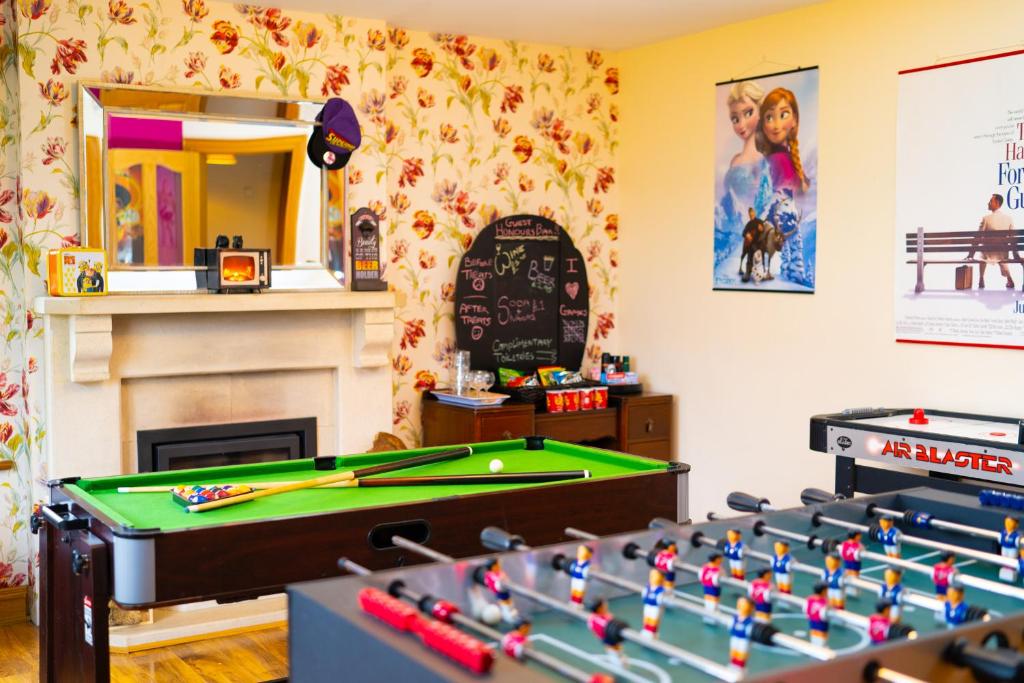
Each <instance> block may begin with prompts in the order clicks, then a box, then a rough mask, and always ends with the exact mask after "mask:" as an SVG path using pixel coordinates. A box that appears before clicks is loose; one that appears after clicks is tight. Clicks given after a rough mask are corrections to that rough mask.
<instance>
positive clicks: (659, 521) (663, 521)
mask: <svg viewBox="0 0 1024 683" xmlns="http://www.w3.org/2000/svg"><path fill="white" fill-rule="evenodd" d="M676 526H679V525H678V524H677V523H676V522H673V521H672V520H671V519H668V518H666V517H655V518H654V519H652V520H651V521H649V522H648V523H647V528H648V529H671V528H672V527H676Z"/></svg>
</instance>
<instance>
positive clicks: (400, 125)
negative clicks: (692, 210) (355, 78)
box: [358, 27, 619, 443]
mask: <svg viewBox="0 0 1024 683" xmlns="http://www.w3.org/2000/svg"><path fill="white" fill-rule="evenodd" d="M618 92H619V71H618V69H617V68H616V67H615V66H614V63H613V62H612V61H611V59H610V56H608V55H605V54H602V53H601V52H597V51H593V50H591V51H587V50H582V49H570V48H564V47H554V46H538V45H524V44H522V43H516V42H512V41H499V40H491V39H482V38H469V37H467V36H461V35H452V34H426V33H419V32H412V31H405V30H403V29H400V28H394V27H392V28H389V29H388V39H387V89H386V90H384V91H380V92H377V91H370V92H368V93H364V95H363V99H362V100H361V101H360V102H359V105H358V110H359V112H360V113H361V115H362V117H363V126H364V128H368V129H369V131H370V134H369V135H368V136H366V137H364V147H366V149H364V150H363V151H362V154H361V156H362V160H364V161H361V163H367V162H369V163H371V164H373V165H375V166H376V167H377V168H378V169H381V168H386V169H387V174H388V196H387V201H386V202H385V203H383V204H381V205H376V206H375V207H374V208H375V209H376V210H377V211H378V213H381V215H382V216H383V217H384V219H385V220H384V222H383V224H384V225H386V226H387V242H388V250H389V251H388V260H389V273H388V282H389V283H390V285H391V286H392V287H394V288H395V289H396V290H398V291H399V292H401V293H402V294H403V295H404V296H403V297H402V298H403V300H404V302H405V303H404V305H402V306H401V309H400V310H399V311H398V324H399V326H400V329H399V330H398V331H397V337H398V342H397V348H395V349H394V352H393V354H392V361H393V365H394V373H393V378H394V393H395V403H394V411H395V415H394V423H395V432H396V433H397V434H398V435H399V436H401V437H402V438H403V439H404V440H405V441H406V442H407V443H418V442H419V441H420V437H421V432H420V419H419V415H420V393H421V392H422V391H424V390H428V389H431V388H433V387H434V386H435V384H446V383H447V382H448V379H449V373H450V369H451V364H452V354H453V351H454V350H455V327H454V322H453V320H454V306H453V296H454V290H455V284H454V280H455V270H456V268H457V266H458V262H459V258H460V257H461V255H462V253H463V252H464V251H465V250H466V248H467V247H468V246H469V245H470V244H471V243H472V241H473V238H474V237H475V236H476V234H477V233H478V232H479V230H480V229H481V228H483V227H485V226H486V225H487V224H489V223H491V222H492V221H494V220H495V219H497V218H499V217H501V216H505V215H510V214H515V213H537V214H541V215H544V216H547V217H549V218H552V219H553V220H555V221H556V222H558V223H559V224H561V225H562V227H564V228H565V229H566V230H567V231H568V232H569V234H570V235H571V236H572V238H573V240H574V241H575V242H576V245H577V247H579V249H580V251H581V252H583V254H584V255H585V256H586V259H587V268H588V275H589V279H590V283H591V291H590V306H591V321H590V343H589V344H588V348H587V356H588V359H589V362H594V361H595V360H600V356H601V347H602V345H604V344H607V343H608V341H609V335H610V334H612V330H613V329H614V327H615V305H614V302H615V294H616V277H615V271H616V268H617V267H618V253H617V251H616V248H615V241H616V239H617V238H618V230H619V220H618V213H617V207H618V202H617V188H616V184H615V181H616V177H615V163H614V154H615V148H616V146H617V145H618V123H617V122H618V107H617V105H616V95H617V94H618ZM379 172H381V171H380V170H378V173H379Z"/></svg>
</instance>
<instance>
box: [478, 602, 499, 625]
mask: <svg viewBox="0 0 1024 683" xmlns="http://www.w3.org/2000/svg"><path fill="white" fill-rule="evenodd" d="M480 621H482V622H484V623H485V624H488V625H490V626H494V625H495V624H497V623H498V622H500V621H501V610H500V609H499V608H498V606H497V605H487V606H486V607H484V608H483V610H482V611H481V612H480Z"/></svg>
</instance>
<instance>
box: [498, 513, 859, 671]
mask: <svg viewBox="0 0 1024 683" xmlns="http://www.w3.org/2000/svg"><path fill="white" fill-rule="evenodd" d="M573 531H574V532H576V533H575V534H569V533H568V532H569V530H568V529H566V534H567V535H570V536H575V537H576V538H579V539H580V540H583V541H597V540H600V536H597V535H596V534H591V533H588V532H586V531H580V530H578V529H574V530H573ZM503 535H504V537H507V540H506V539H505V538H504V537H503ZM480 542H481V543H483V545H484V547H485V548H487V549H489V550H498V551H504V550H521V551H524V552H526V551H530V550H533V548H531V547H530V546H528V545H526V543H525V541H524V540H523V537H522V536H516V535H514V534H510V533H509V532H507V531H505V530H504V529H499V528H498V527H487V528H486V529H484V530H483V531H482V532H480ZM633 559H635V558H633ZM676 564H677V566H678V567H679V568H680V569H686V570H687V571H689V570H690V569H691V568H692V569H693V570H696V572H697V573H698V574H699V573H700V570H699V569H698V568H697V567H695V566H693V565H686V564H684V563H681V562H677V563H676ZM558 568H559V569H560V568H561V567H558ZM589 576H592V577H594V578H595V579H597V580H598V581H600V582H602V583H606V584H608V585H609V586H615V587H616V588H622V589H624V590H627V591H629V592H631V593H635V594H637V595H640V594H642V593H643V590H644V587H643V586H641V585H640V584H638V583H636V582H635V581H629V580H627V579H623V578H621V577H618V576H615V575H613V574H606V573H604V572H602V571H601V570H599V569H594V567H591V568H590V570H589ZM722 578H723V579H724V578H725V577H722ZM723 582H724V581H723ZM742 583H743V584H746V581H744V582H742ZM743 594H744V595H746V591H745V590H744V593H743ZM681 595H683V591H681V590H679V589H677V588H673V589H672V595H667V596H665V605H666V606H668V607H673V608H675V609H680V610H683V611H684V612H689V613H690V614H693V615H695V616H699V617H702V618H705V619H706V618H708V617H710V618H712V619H714V620H715V621H717V622H718V624H719V625H720V626H722V627H723V628H726V629H727V628H729V626H730V625H731V624H732V619H730V618H729V617H727V616H726V615H725V614H717V613H716V614H708V613H707V612H706V611H705V610H704V609H703V608H702V607H698V606H697V605H691V604H689V603H687V602H683V601H682V599H680V598H679V597H677V596H681ZM865 622H867V620H866V619H865ZM756 642H761V641H756ZM764 644H765V645H777V646H779V647H781V648H783V649H788V650H793V651H794V652H798V653H800V654H803V655H807V656H808V657H811V658H812V659H817V660H819V661H823V662H827V661H829V660H832V659H835V656H836V653H835V652H834V651H832V650H830V649H829V648H827V647H821V646H818V645H814V644H812V643H809V642H807V641H805V640H800V639H799V638H795V637H793V636H790V635H787V634H785V633H782V632H779V631H777V632H775V633H773V634H771V635H770V636H769V638H768V639H767V642H766V643H764Z"/></svg>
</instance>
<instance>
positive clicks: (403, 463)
mask: <svg viewBox="0 0 1024 683" xmlns="http://www.w3.org/2000/svg"><path fill="white" fill-rule="evenodd" d="M472 452H473V449H472V448H470V447H469V446H463V447H461V448H453V449H451V450H446V451H439V452H437V453H428V454H427V455H418V456H415V457H412V458H405V459H403V460H399V461H397V462H389V463H385V464H383V465H374V466H372V467H363V468H362V469H359V470H347V471H345V472H336V473H334V474H328V475H325V476H323V477H314V478H313V479H307V480H306V481H296V482H292V483H290V484H285V485H284V486H275V487H274V488H270V489H262V490H260V491H253V492H252V493H245V494H243V495H241V496H232V497H230V498H222V499H220V500H211V501H210V502H208V503H197V504H195V505H189V506H188V507H186V508H185V509H186V510H188V511H189V512H205V511H207V510H213V509H214V508H221V507H228V506H230V505H237V504H238V503H244V502H246V501H250V500H256V499H257V498H265V497H267V496H276V495H277V494H279V493H288V492H289V491H301V490H302V489H311V488H313V487H316V486H322V485H324V484H333V483H335V482H339V481H349V480H350V479H355V478H356V477H366V476H370V475H372V474H384V473H385V472H395V471H397V470H404V469H406V468H409V467H417V466H419V465H428V464H430V463H434V462H445V461H448V460H457V459H459V458H465V457H466V456H468V455H469V454H471V453H472Z"/></svg>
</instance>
